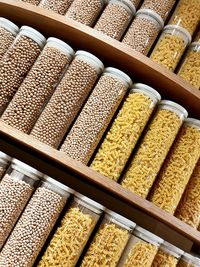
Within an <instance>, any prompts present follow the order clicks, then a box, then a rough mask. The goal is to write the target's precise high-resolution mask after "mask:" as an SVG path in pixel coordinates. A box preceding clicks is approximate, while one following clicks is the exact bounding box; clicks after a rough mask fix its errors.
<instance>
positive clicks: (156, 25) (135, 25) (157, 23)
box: [122, 9, 164, 55]
mask: <svg viewBox="0 0 200 267" xmlns="http://www.w3.org/2000/svg"><path fill="white" fill-rule="evenodd" d="M163 26H164V22H163V20H162V18H161V17H160V16H159V15H158V14H156V13H155V12H154V11H152V10H150V9H140V10H139V11H138V12H137V13H136V17H135V19H134V20H133V22H132V24H131V25H130V27H129V28H128V31H127V32H126V34H125V36H124V38H123V40H122V43H124V44H127V45H128V46H130V47H131V48H133V49H134V50H136V51H138V52H140V53H142V54H143V55H147V54H148V52H149V51H150V49H151V47H152V45H153V43H154V42H155V40H156V38H157V36H158V34H159V32H160V30H161V29H162V28H163Z"/></svg>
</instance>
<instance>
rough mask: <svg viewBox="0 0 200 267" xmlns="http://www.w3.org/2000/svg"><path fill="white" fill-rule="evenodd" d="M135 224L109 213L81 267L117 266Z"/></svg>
mask: <svg viewBox="0 0 200 267" xmlns="http://www.w3.org/2000/svg"><path fill="white" fill-rule="evenodd" d="M134 227H135V223H133V222H131V221H129V220H128V219H126V218H124V217H122V216H120V215H118V214H116V213H114V212H110V211H108V212H107V214H106V215H105V217H104V219H103V221H102V223H101V225H100V228H99V230H98V231H97V233H96V235H95V237H94V239H93V240H92V243H91V245H90V247H89V249H88V251H87V252H86V255H85V257H84V258H83V260H82V263H81V267H90V266H95V267H102V266H112V267H115V266H117V263H118V261H119V259H120V257H121V255H122V252H123V250H124V248H125V246H126V245H127V242H128V240H129V238H130V235H131V231H132V230H133V229H134Z"/></svg>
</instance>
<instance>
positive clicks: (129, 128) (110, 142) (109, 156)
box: [91, 83, 161, 181]
mask: <svg viewBox="0 0 200 267" xmlns="http://www.w3.org/2000/svg"><path fill="white" fill-rule="evenodd" d="M160 99H161V96H160V94H159V93H158V92H157V91H155V90H154V89H153V88H151V87H149V86H147V85H145V84H141V83H137V84H134V86H133V88H132V90H131V91H130V93H129V95H128V96H127V98H126V100H125V102H124V104H123V106H122V108H121V110H120V111H119V113H118V115H117V116H116V118H115V120H114V122H113V124H112V126H111V128H110V130H109V132H108V133H107V134H106V137H105V139H104V140H103V143H102V144H101V146H100V148H99V150H98V152H97V154H96V155H95V158H94V160H93V162H92V164H91V168H92V169H94V170H96V171H98V172H99V173H101V174H102V175H104V176H107V177H109V178H110V179H112V180H114V181H118V179H119V177H120V175H121V173H122V171H123V169H124V167H125V165H126V163H127V161H128V159H129V157H130V155H131V152H132V151H133V149H134V147H135V145H136V143H137V141H138V139H139V137H140V136H141V134H142V132H143V130H144V127H145V125H146V124H147V122H148V120H149V118H150V116H151V114H152V112H153V110H154V108H155V106H156V104H157V102H158V101H160Z"/></svg>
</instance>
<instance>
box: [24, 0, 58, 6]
mask: <svg viewBox="0 0 200 267" xmlns="http://www.w3.org/2000/svg"><path fill="white" fill-rule="evenodd" d="M20 1H22V2H26V3H29V4H32V5H35V6H38V5H39V3H40V1H41V0H20ZM59 1H60V0H59Z"/></svg>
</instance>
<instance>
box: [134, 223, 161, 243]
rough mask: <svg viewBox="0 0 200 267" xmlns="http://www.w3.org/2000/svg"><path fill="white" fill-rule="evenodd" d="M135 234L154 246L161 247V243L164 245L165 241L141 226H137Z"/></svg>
mask: <svg viewBox="0 0 200 267" xmlns="http://www.w3.org/2000/svg"><path fill="white" fill-rule="evenodd" d="M133 234H134V235H135V236H137V237H139V238H141V239H143V240H144V241H147V242H150V243H151V244H153V245H157V246H158V245H160V244H161V243H163V241H164V240H163V239H162V238H160V237H158V236H156V235H154V234H152V233H150V232H149V231H147V230H145V229H144V228H142V227H140V226H136V227H135V229H134V232H133Z"/></svg>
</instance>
